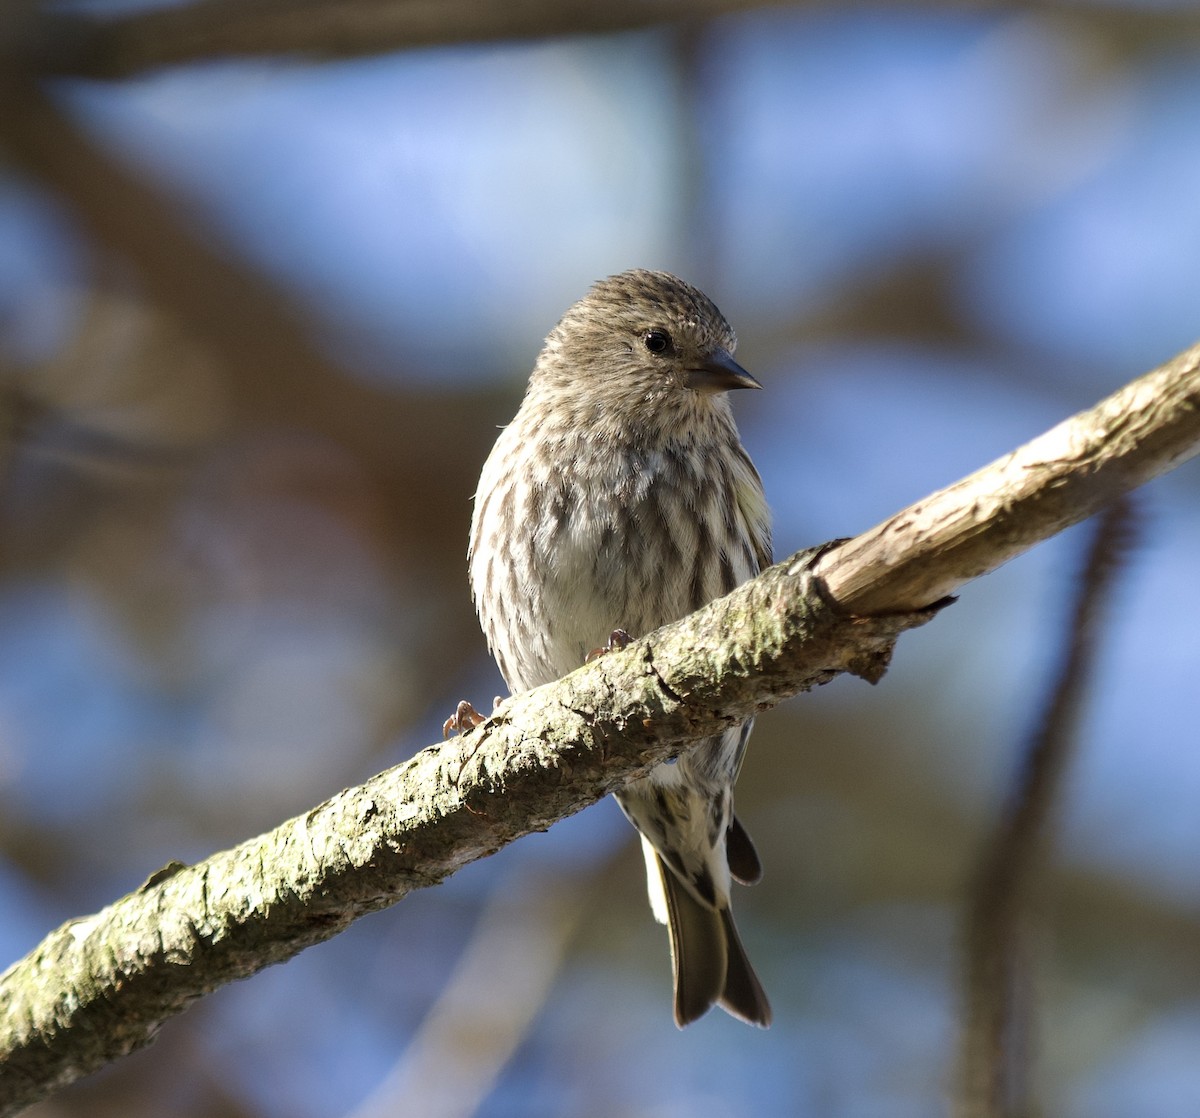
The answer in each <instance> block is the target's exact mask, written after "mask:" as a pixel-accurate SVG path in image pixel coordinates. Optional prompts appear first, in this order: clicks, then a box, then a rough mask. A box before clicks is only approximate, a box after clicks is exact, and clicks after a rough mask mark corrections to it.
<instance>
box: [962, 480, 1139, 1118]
mask: <svg viewBox="0 0 1200 1118" xmlns="http://www.w3.org/2000/svg"><path fill="white" fill-rule="evenodd" d="M1134 534H1135V532H1134V513H1133V509H1132V506H1131V502H1130V500H1129V499H1128V498H1122V499H1119V500H1118V501H1117V502H1115V503H1114V504H1112V505H1110V506H1109V507H1108V508H1107V509H1106V510H1105V512H1104V515H1103V516H1102V517H1100V518H1099V520H1098V521H1097V526H1096V534H1095V536H1094V538H1093V541H1092V544H1091V547H1090V549H1089V553H1088V557H1087V562H1086V564H1085V566H1084V569H1083V571H1082V572H1081V574H1080V577H1079V579H1078V580H1077V586H1078V590H1077V594H1076V599H1075V602H1074V608H1073V610H1072V616H1071V618H1070V622H1069V625H1068V628H1067V632H1066V636H1065V640H1064V646H1063V650H1062V654H1061V663H1060V664H1059V667H1058V670H1057V672H1056V673H1055V678H1054V681H1053V688H1052V690H1051V693H1050V696H1049V698H1048V700H1047V703H1046V708H1045V710H1044V711H1043V712H1042V715H1041V718H1040V720H1039V725H1038V726H1037V727H1036V729H1035V731H1034V733H1033V735H1032V736H1031V738H1030V741H1029V743H1028V744H1027V746H1026V747H1025V749H1024V751H1023V754H1022V757H1021V759H1020V769H1019V772H1018V774H1017V778H1016V780H1015V782H1014V789H1013V794H1012V796H1011V802H1010V803H1009V805H1008V809H1007V812H1006V814H1005V816H1004V818H1003V819H1002V820H1001V821H1000V824H999V826H998V827H997V829H996V833H995V835H994V836H993V838H992V840H991V843H990V845H989V848H988V850H987V851H986V853H985V855H984V857H983V859H982V863H981V867H980V870H979V872H978V875H977V880H976V883H975V887H974V888H973V889H972V891H971V894H972V895H971V898H970V904H969V907H968V912H967V921H966V931H965V937H964V938H965V941H966V942H965V946H966V956H967V957H966V968H965V970H966V977H965V999H966V1021H965V1026H964V1029H963V1039H962V1049H961V1075H962V1079H961V1083H962V1090H961V1092H960V1093H959V1095H958V1097H957V1099H956V1113H957V1114H958V1115H959V1116H960V1118H1004V1116H1006V1115H1029V1114H1035V1113H1038V1112H1039V1111H1038V1110H1037V1109H1036V1106H1035V1103H1034V1099H1033V1097H1032V1090H1031V1084H1030V1069H1029V1066H1028V1052H1029V1048H1030V1042H1031V1032H1032V1029H1031V1021H1030V1018H1031V1015H1032V1009H1031V1002H1032V999H1031V998H1030V996H1029V988H1030V986H1031V985H1032V983H1031V978H1032V975H1031V974H1030V966H1029V959H1028V955H1029V940H1030V938H1031V937H1030V935H1029V932H1030V923H1031V921H1033V920H1035V919H1036V908H1037V905H1036V894H1037V893H1038V892H1039V891H1040V888H1039V887H1040V886H1041V885H1042V883H1043V880H1044V877H1045V871H1046V866H1045V859H1046V856H1047V854H1048V851H1049V847H1050V845H1051V838H1052V834H1051V831H1052V828H1053V826H1054V822H1055V816H1056V814H1057V809H1058V808H1059V807H1060V805H1061V802H1062V789H1063V785H1064V782H1065V778H1066V773H1067V768H1068V765H1069V763H1070V760H1071V755H1072V753H1073V752H1074V746H1075V742H1076V735H1077V730H1078V725H1079V720H1080V716H1081V713H1082V711H1083V708H1084V705H1085V701H1086V699H1087V696H1088V693H1089V690H1090V685H1091V680H1092V676H1093V674H1094V665H1095V662H1096V656H1097V652H1098V644H1099V637H1100V634H1101V630H1102V628H1103V622H1104V621H1105V620H1106V617H1107V615H1108V614H1109V613H1110V612H1111V605H1112V597H1113V589H1114V586H1115V584H1116V579H1117V575H1118V574H1119V573H1120V571H1121V567H1122V565H1123V564H1122V560H1123V559H1124V558H1125V555H1126V554H1127V552H1128V550H1129V548H1130V546H1131V544H1132V542H1133V537H1134Z"/></svg>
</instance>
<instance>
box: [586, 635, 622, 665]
mask: <svg viewBox="0 0 1200 1118" xmlns="http://www.w3.org/2000/svg"><path fill="white" fill-rule="evenodd" d="M632 640H633V637H631V636H630V635H629V634H628V633H627V632H625V630H624V629H614V630H613V631H612V632H611V633H609V634H608V644H606V645H604V646H603V647H601V648H593V649H592V651H591V652H589V653H588V654H587V658H586V659H585V660H584V661H583V662H584V663H585V664H590V663H591V662H592V661H593V660H595V659H597V658H598V657H600V656H604V655H607V654H608V653H609V652H620V651H621V649H622V648H624V647H625V646H626V645H628V644H629V643H630V642H631V641H632Z"/></svg>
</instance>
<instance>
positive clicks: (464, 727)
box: [442, 699, 487, 739]
mask: <svg viewBox="0 0 1200 1118" xmlns="http://www.w3.org/2000/svg"><path fill="white" fill-rule="evenodd" d="M486 721H487V716H486V715H483V714H480V713H479V711H477V710H476V709H475V708H474V707H473V706H472V705H471V704H470V703H469V702H467V700H466V699H463V701H462V702H461V703H459V704H458V706H457V707H456V708H455V711H454V713H453V714H452V715H450V717H449V718H447V719H446V721H445V722H443V723H442V737H443V739H444V738H448V737H449V736H450V735H451V734H452V733H458V734H465V733H467V732H468V731H469V730H473V729H475V727H476V726H482V725H483V724H484V723H485V722H486Z"/></svg>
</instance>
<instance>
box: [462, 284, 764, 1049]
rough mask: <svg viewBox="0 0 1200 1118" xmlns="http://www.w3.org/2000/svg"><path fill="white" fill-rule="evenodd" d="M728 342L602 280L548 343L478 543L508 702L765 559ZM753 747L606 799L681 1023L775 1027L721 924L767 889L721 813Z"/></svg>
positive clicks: (676, 310) (751, 383)
mask: <svg viewBox="0 0 1200 1118" xmlns="http://www.w3.org/2000/svg"><path fill="white" fill-rule="evenodd" d="M735 345H736V341H735V338H734V335H733V331H732V330H731V329H730V328H729V325H728V323H727V322H726V321H725V319H724V317H723V316H722V315H721V312H720V311H718V310H717V308H716V307H715V306H714V305H713V304H712V302H711V301H710V300H709V299H708V298H707V297H706V296H705V295H703V294H702V293H701V292H699V291H697V290H696V289H695V288H694V287H691V286H690V285H689V284H686V283H684V282H683V281H682V280H680V279H677V278H676V277H674V276H671V275H668V274H666V273H664V272H648V271H642V270H635V271H629V272H623V273H622V274H620V275H617V276H612V277H610V278H609V279H606V280H602V281H600V282H599V283H597V284H596V285H595V286H594V287H593V288H592V289H591V291H589V292H588V294H587V295H586V296H585V297H584V298H583V299H581V300H580V301H579V302H578V303H576V304H575V305H574V306H572V307H571V308H570V309H569V310H568V311H567V312H566V314H565V315H564V316H563V318H562V320H561V321H560V322H559V323H558V325H557V326H556V327H555V328H554V329H553V330H552V331H551V333H550V335H549V337H547V339H546V343H545V345H544V347H543V349H542V352H541V354H540V355H539V357H538V360H537V364H536V365H535V366H534V370H533V373H532V375H531V376H530V379H529V387H528V390H527V392H526V395H525V399H524V401H523V403H522V404H521V407H520V410H519V411H518V412H517V415H516V417H515V418H514V420H513V421H512V423H511V424H510V425H509V426H508V427H506V428H505V429H504V430H503V431H502V432H501V434H500V437H499V438H498V439H497V441H496V445H495V447H494V448H493V450H492V453H491V455H490V456H489V458H488V460H487V463H486V464H485V466H484V468H483V474H482V476H481V477H480V480H479V489H478V491H477V494H476V499H475V515H474V521H473V524H472V529H471V546H470V570H471V585H472V589H473V591H474V596H475V603H476V607H477V608H478V610H479V617H480V621H481V623H482V625H483V629H484V632H485V634H486V635H487V639H488V644H489V646H490V648H491V650H492V653H493V654H494V656H495V657H496V661H497V663H498V664H499V667H500V671H501V673H502V674H503V676H504V679H505V681H506V682H507V684H508V686H509V687H510V688H511V689H512V690H513V691H514V692H515V691H523V690H526V689H528V688H531V687H536V686H539V685H540V684H543V683H548V682H550V681H551V680H554V679H557V678H559V677H560V676H563V675H565V674H566V673H568V672H570V671H572V670H573V669H575V668H577V667H579V666H580V664H582V663H583V662H584V660H585V658H586V657H587V655H588V653H589V652H590V651H591V650H593V649H595V648H597V647H599V646H602V645H604V643H605V641H606V640H607V638H608V636H609V634H610V633H611V632H612V631H613V630H614V629H623V630H625V631H626V632H628V633H630V634H632V635H633V636H635V637H640V636H645V635H646V634H648V633H650V632H651V631H652V630H654V629H656V628H658V627H659V626H660V625H663V624H666V623H667V622H668V621H673V620H675V619H677V618H679V617H682V616H684V615H685V614H687V613H691V612H692V611H694V610H695V609H698V608H699V607H700V606H702V605H704V604H705V603H706V602H708V601H711V600H712V599H713V598H716V597H719V596H720V595H722V594H725V593H728V592H729V591H730V590H732V589H733V588H734V587H735V586H737V585H738V584H739V583H741V582H744V581H745V580H746V579H748V578H750V577H752V576H753V575H754V574H756V573H757V572H758V571H759V570H760V569H762V568H763V567H764V566H766V565H768V564H769V563H770V561H771V529H770V515H769V512H768V510H767V506H766V501H765V499H764V497H763V491H762V483H761V482H760V480H759V477H758V474H757V472H756V471H755V469H754V466H753V465H752V464H751V462H750V459H749V458H748V457H747V455H746V452H745V450H744V449H743V448H742V445H741V440H740V438H739V436H738V432H737V428H736V427H735V426H734V422H733V416H732V413H731V411H730V408H729V402H728V399H727V397H726V395H725V393H726V392H727V391H728V390H730V389H733V388H743V387H746V388H748V387H758V384H757V382H756V381H755V380H754V379H753V378H752V377H750V375H749V374H748V373H746V372H745V371H744V370H743V369H741V368H740V367H739V366H738V365H736V364H735V363H734V361H733V358H732V354H733V350H734V347H735ZM749 732H750V723H747V724H746V725H744V726H742V727H739V728H735V729H732V730H730V731H727V732H726V733H725V734H723V735H721V736H719V737H714V738H710V739H708V740H706V741H704V742H701V743H699V744H698V745H696V746H694V747H692V748H691V749H690V750H688V751H687V753H686V754H685V755H684V756H681V757H680V758H679V760H678V762H676V763H668V764H663V765H659V766H658V767H657V768H655V769H653V770H652V771H651V772H650V773H649V775H647V776H646V777H644V778H642V779H640V780H637V781H635V782H633V783H632V784H629V785H628V786H626V787H625V788H624V789H623V790H622V791H621V792H620V793H619V794H618V795H617V800H618V802H619V803H620V805H621V808H622V809H623V810H624V812H625V814H626V816H628V818H629V819H630V821H631V822H632V823H633V825H634V826H635V827H637V829H638V830H639V831H640V832H641V834H642V843H643V850H644V852H645V854H646V862H647V871H648V884H649V888H650V897H651V905H652V907H653V908H654V912H655V915H656V916H657V917H658V919H660V920H661V921H662V922H663V923H665V924H667V925H668V928H669V931H670V936H671V953H672V959H673V963H674V972H675V1019H676V1022H677V1023H678V1024H679V1025H681V1026H682V1025H685V1024H687V1023H688V1022H690V1021H693V1020H695V1019H696V1018H697V1017H700V1016H701V1015H702V1014H704V1013H705V1012H706V1011H707V1010H708V1009H709V1008H710V1007H711V1006H713V1005H714V1004H718V1005H721V1006H722V1007H723V1008H725V1009H726V1010H728V1011H729V1012H730V1013H732V1014H734V1015H735V1016H737V1017H740V1018H742V1019H743V1020H746V1021H750V1022H752V1023H754V1024H759V1025H764V1026H765V1025H767V1024H769V1022H770V1016H771V1011H770V1007H769V1005H768V1003H767V999H766V996H765V995H764V994H763V991H762V988H761V986H760V985H759V983H758V979H757V978H756V977H755V975H754V971H753V970H752V968H751V966H750V963H749V961H748V960H747V959H746V955H745V952H744V950H743V948H742V945H741V942H740V940H739V939H738V935H737V931H736V929H735V927H734V923H733V917H732V915H731V914H730V909H729V894H730V877H731V871H732V876H733V877H734V878H736V879H738V880H740V881H743V882H751V881H755V880H757V879H758V877H759V876H760V873H761V870H760V866H759V862H758V856H757V854H756V853H755V851H754V846H753V844H752V843H751V842H750V839H749V836H748V835H747V834H746V832H745V831H744V830H743V829H742V827H741V825H740V824H739V823H738V821H737V820H736V818H735V817H734V815H733V783H734V780H735V779H736V777H737V772H738V768H739V766H740V764H741V760H742V755H743V752H744V749H745V744H746V739H747V737H748V735H749Z"/></svg>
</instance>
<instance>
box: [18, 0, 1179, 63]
mask: <svg viewBox="0 0 1200 1118" xmlns="http://www.w3.org/2000/svg"><path fill="white" fill-rule="evenodd" d="M821 6H822V5H819V4H814V3H811V2H803V0H790V2H789V0H655V2H654V3H646V2H645V0H608V2H607V3H604V4H595V3H592V2H591V0H436V2H434V3H430V2H428V0H193V2H192V3H189V4H181V5H172V6H167V7H155V8H151V9H149V10H142V11H134V12H131V13H128V14H124V15H116V16H113V15H104V16H96V15H94V14H93V13H90V12H86V11H84V12H72V11H56V10H51V11H49V12H45V13H43V14H41V15H40V16H39V17H38V21H37V23H36V24H33V25H32V26H31V27H30V28H28V29H27V30H26V32H25V36H24V37H25V40H26V42H27V43H28V44H29V45H28V46H27V48H26V49H27V53H28V54H29V55H30V56H32V57H33V58H35V59H37V61H38V63H39V68H40V69H42V70H43V71H44V72H46V73H53V74H58V75H70V76H73V77H90V78H123V77H130V76H132V75H136V74H139V73H142V72H144V71H146V70H150V69H154V68H157V67H162V66H172V65H180V64H186V63H189V62H195V61H198V60H201V59H209V58H213V57H253V56H257V57H264V56H271V55H281V54H282V55H295V56H303V57H306V58H321V59H331V58H350V57H357V56H363V55H371V54H380V53H383V52H385V51H391V50H401V49H404V48H412V47H426V46H437V45H442V44H448V43H463V42H494V41H498V40H511V39H527V38H545V37H548V36H554V35H595V34H606V33H607V34H612V33H616V32H621V31H634V30H642V29H645V28H649V27H655V26H660V25H662V24H667V23H684V22H686V23H694V22H696V21H699V20H707V19H716V18H718V17H720V16H725V15H732V14H735V13H739V12H745V11H751V10H754V9H761V8H777V7H790V8H819V7H821ZM938 6H939V7H943V8H946V9H948V10H959V9H971V8H978V7H980V5H979V3H978V0H941V3H940V4H939V5H938ZM1000 6H1001V5H998V4H996V3H992V4H990V5H986V4H985V5H984V7H992V8H996V7H1000ZM1007 6H1008V7H1010V8H1011V7H1014V6H1015V7H1017V8H1022V9H1032V10H1035V11H1036V10H1038V9H1040V8H1045V9H1047V10H1052V11H1053V12H1054V13H1055V14H1056V15H1060V16H1061V15H1062V13H1063V9H1064V4H1063V3H1062V0H1059V2H1057V3H1053V4H1051V3H1047V2H1046V0H1024V2H1023V3H1020V4H1016V5H1013V4H1009V5H1007ZM1065 7H1066V9H1067V11H1070V10H1071V9H1072V7H1075V8H1079V9H1080V10H1081V11H1083V12H1085V14H1086V17H1087V19H1088V20H1089V22H1090V23H1091V24H1092V25H1093V26H1098V25H1103V26H1105V27H1107V28H1108V29H1109V31H1110V33H1112V34H1114V35H1115V36H1121V37H1123V38H1124V39H1125V40H1128V39H1130V38H1131V37H1136V36H1139V35H1142V34H1145V33H1147V30H1148V29H1150V30H1157V31H1159V32H1161V31H1162V30H1163V29H1164V27H1165V28H1173V27H1176V26H1178V27H1179V28H1180V30H1181V31H1182V30H1183V28H1185V27H1186V26H1189V25H1188V24H1187V23H1186V21H1187V19H1188V18H1189V17H1188V14H1186V13H1183V14H1181V13H1174V12H1172V11H1170V10H1169V9H1164V10H1162V11H1154V10H1146V9H1136V10H1132V11H1130V12H1122V11H1119V10H1115V9H1114V10H1112V11H1105V12H1103V13H1097V12H1095V11H1093V10H1090V9H1088V8H1087V6H1086V5H1079V4H1075V5H1070V4H1068V5H1065Z"/></svg>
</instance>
